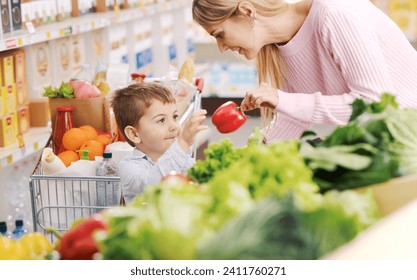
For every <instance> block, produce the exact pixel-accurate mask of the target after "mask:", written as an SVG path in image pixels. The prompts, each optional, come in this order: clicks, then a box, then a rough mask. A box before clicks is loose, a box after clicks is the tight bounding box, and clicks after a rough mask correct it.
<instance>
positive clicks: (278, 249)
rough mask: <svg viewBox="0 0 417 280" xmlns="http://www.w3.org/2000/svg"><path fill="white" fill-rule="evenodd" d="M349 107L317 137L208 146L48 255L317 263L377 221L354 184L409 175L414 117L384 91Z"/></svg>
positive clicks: (416, 130)
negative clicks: (344, 121)
mask: <svg viewBox="0 0 417 280" xmlns="http://www.w3.org/2000/svg"><path fill="white" fill-rule="evenodd" d="M352 106H353V114H352V117H351V120H350V122H349V124H348V125H346V126H345V127H340V128H337V129H336V130H335V131H334V132H333V133H332V134H330V135H329V136H328V137H326V139H318V138H317V137H316V136H315V135H314V134H311V133H309V132H306V133H305V135H304V137H303V138H302V139H301V140H299V141H295V140H294V141H286V142H275V143H273V144H269V145H263V144H262V141H259V139H258V137H257V135H255V136H254V137H253V139H258V140H256V141H249V142H248V145H247V146H246V147H239V148H235V147H233V144H232V142H230V140H228V139H224V140H222V141H221V142H218V143H212V144H210V145H209V146H208V148H207V149H206V150H205V151H204V153H205V159H204V160H199V161H197V163H196V164H195V165H194V167H192V168H191V169H190V170H189V173H188V174H187V175H188V176H186V175H184V174H182V175H180V174H170V175H169V178H164V179H163V180H162V181H161V182H160V183H159V184H156V185H151V186H148V187H147V188H146V191H145V193H144V194H142V195H140V196H137V198H136V199H135V200H134V201H133V202H132V203H130V204H128V205H127V206H126V207H119V208H112V209H109V210H107V211H105V212H103V213H101V214H100V215H99V216H96V217H92V218H91V219H94V221H91V220H85V221H84V222H81V223H79V224H78V225H75V226H74V228H72V229H70V230H69V231H68V232H67V233H65V235H64V236H66V237H64V236H62V239H61V240H60V242H61V243H60V244H61V245H59V246H58V245H56V249H57V250H58V252H60V255H61V258H63V259H67V258H71V259H114V260H122V259H160V260H166V259H176V260H179V259H215V260H219V259H220V260H221V259H232V260H234V259H319V258H321V257H323V256H325V255H326V254H327V253H329V252H331V251H333V250H335V249H336V248H338V247H340V246H341V245H343V244H345V243H347V242H349V241H350V240H352V239H353V238H355V237H356V236H357V235H358V234H359V233H360V232H362V231H363V230H365V229H366V228H368V227H369V226H371V225H373V224H374V223H375V222H377V221H378V220H379V218H380V214H379V210H378V206H377V204H376V201H375V198H374V196H373V193H372V192H371V190H368V191H365V192H357V191H355V190H353V189H354V188H357V187H361V186H366V185H369V184H373V183H377V182H382V181H385V180H388V179H390V178H393V177H397V176H401V175H406V174H412V173H415V172H417V168H416V167H417V166H416V164H417V160H416V156H417V124H415V122H414V120H415V119H416V118H417V111H416V110H412V109H400V108H399V107H398V105H397V103H396V102H395V99H394V97H392V96H391V95H388V94H384V95H383V96H382V99H381V102H374V103H365V102H363V101H361V100H357V101H355V102H354V103H353V105H352ZM257 133H259V131H258V132H257ZM257 133H255V134H257ZM98 217H99V218H98ZM97 219H98V221H99V222H97ZM88 225H90V226H88ZM68 236H70V238H68ZM68 242H69V243H68ZM77 246H80V248H84V249H82V250H81V249H80V250H78V251H74V250H71V254H70V255H68V254H65V252H61V251H62V250H63V248H67V249H68V248H75V247H77ZM64 251H65V250H64Z"/></svg>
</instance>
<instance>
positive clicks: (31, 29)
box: [25, 21, 36, 34]
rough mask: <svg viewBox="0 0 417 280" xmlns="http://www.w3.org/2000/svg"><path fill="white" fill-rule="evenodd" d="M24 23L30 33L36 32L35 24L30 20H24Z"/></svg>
mask: <svg viewBox="0 0 417 280" xmlns="http://www.w3.org/2000/svg"><path fill="white" fill-rule="evenodd" d="M25 25H26V29H27V30H28V32H29V33H30V34H33V33H35V32H36V29H35V26H34V25H33V23H32V22H31V21H28V22H26V23H25Z"/></svg>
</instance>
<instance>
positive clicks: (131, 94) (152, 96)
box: [110, 83, 175, 147]
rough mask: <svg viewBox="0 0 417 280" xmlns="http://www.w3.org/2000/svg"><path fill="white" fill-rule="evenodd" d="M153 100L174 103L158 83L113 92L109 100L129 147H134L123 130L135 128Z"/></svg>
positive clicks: (168, 91)
mask: <svg viewBox="0 0 417 280" xmlns="http://www.w3.org/2000/svg"><path fill="white" fill-rule="evenodd" d="M154 100H159V101H161V102H162V104H167V103H175V97H174V95H173V94H172V92H171V91H170V90H169V89H168V88H166V87H165V86H162V85H160V84H158V83H134V84H131V85H129V86H127V87H125V88H121V89H118V90H115V92H114V93H113V97H112V98H111V100H110V105H111V107H112V109H113V112H114V116H115V118H116V123H117V126H118V128H119V130H120V132H121V133H122V134H123V136H124V137H125V138H126V142H128V143H129V144H130V145H131V146H133V147H134V143H132V142H131V141H130V140H129V138H127V136H126V134H125V132H124V130H125V127H126V126H128V125H130V126H133V127H135V126H136V125H137V124H138V122H139V120H140V118H141V117H142V116H143V115H144V114H145V112H146V109H148V108H149V107H150V106H151V104H152V102H153V101H154Z"/></svg>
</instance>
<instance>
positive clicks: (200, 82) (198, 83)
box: [195, 78, 204, 92]
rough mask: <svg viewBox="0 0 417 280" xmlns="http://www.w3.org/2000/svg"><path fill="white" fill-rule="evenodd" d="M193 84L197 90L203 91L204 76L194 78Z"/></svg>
mask: <svg viewBox="0 0 417 280" xmlns="http://www.w3.org/2000/svg"><path fill="white" fill-rule="evenodd" d="M195 85H196V87H197V90H198V91H199V92H202V91H203V87H204V78H196V79H195Z"/></svg>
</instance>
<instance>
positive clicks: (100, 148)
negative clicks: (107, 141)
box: [78, 140, 105, 160]
mask: <svg viewBox="0 0 417 280" xmlns="http://www.w3.org/2000/svg"><path fill="white" fill-rule="evenodd" d="M104 147H105V145H104V144H103V143H100V142H98V141H96V140H87V141H86V142H84V143H83V144H82V145H81V147H80V150H87V151H90V153H89V154H88V158H89V159H90V160H94V159H95V157H96V156H100V157H101V156H103V153H104ZM78 154H79V156H80V157H81V156H82V152H78Z"/></svg>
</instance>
